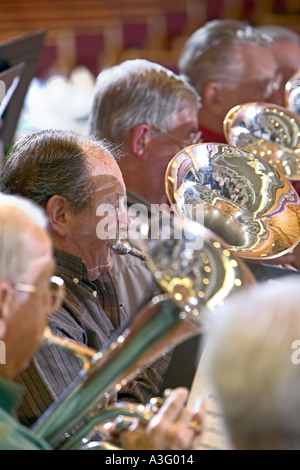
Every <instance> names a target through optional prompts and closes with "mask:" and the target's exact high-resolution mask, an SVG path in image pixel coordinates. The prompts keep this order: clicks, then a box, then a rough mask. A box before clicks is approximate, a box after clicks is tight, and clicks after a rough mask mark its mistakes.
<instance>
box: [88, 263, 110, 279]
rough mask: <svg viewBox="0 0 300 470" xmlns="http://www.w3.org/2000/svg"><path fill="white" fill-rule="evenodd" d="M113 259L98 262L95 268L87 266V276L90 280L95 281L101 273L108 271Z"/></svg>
mask: <svg viewBox="0 0 300 470" xmlns="http://www.w3.org/2000/svg"><path fill="white" fill-rule="evenodd" d="M113 264H114V262H113V259H112V258H110V259H108V260H107V261H106V262H105V263H103V264H102V263H99V265H98V266H97V267H95V268H87V271H88V278H89V280H90V281H95V280H96V279H97V278H98V277H99V276H100V274H101V273H103V272H107V271H110V270H111V269H112V267H113Z"/></svg>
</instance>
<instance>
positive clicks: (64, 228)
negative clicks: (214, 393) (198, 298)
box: [0, 130, 200, 449]
mask: <svg viewBox="0 0 300 470" xmlns="http://www.w3.org/2000/svg"><path fill="white" fill-rule="evenodd" d="M0 180H1V189H2V190H3V191H4V192H6V193H11V194H20V195H23V196H24V197H27V198H28V199H31V200H34V201H35V202H37V203H38V204H39V205H41V206H42V207H44V208H45V210H46V212H47V215H48V217H49V233H50V235H51V239H52V242H53V245H54V255H55V261H56V273H57V274H58V275H59V276H60V277H61V278H62V279H63V280H64V282H65V285H66V296H65V299H64V303H63V305H62V306H61V307H60V308H59V309H57V310H56V311H55V312H54V313H52V315H50V316H49V320H48V322H49V328H50V329H51V331H52V333H54V334H56V335H59V336H62V337H64V338H68V339H73V340H74V341H76V342H77V343H79V344H83V345H86V346H89V347H91V348H93V349H95V350H97V351H99V350H101V349H103V348H105V346H107V345H108V344H109V342H110V341H111V339H112V338H113V337H114V336H115V332H116V330H117V329H118V328H119V327H123V325H124V324H125V325H126V324H127V321H128V316H127V314H126V312H125V311H124V309H123V308H122V307H121V306H120V304H119V300H118V297H117V294H116V291H115V288H114V284H113V282H112V279H111V276H110V274H109V270H110V269H111V268H112V265H113V258H112V251H111V246H112V242H113V240H112V239H110V238H109V236H106V235H105V233H99V232H98V230H97V227H98V224H100V223H101V221H103V219H105V215H103V214H101V215H99V212H98V209H99V208H101V207H103V205H104V206H105V207H106V206H107V204H110V206H111V207H113V208H114V209H115V211H114V212H117V211H118V198H119V197H121V196H124V195H125V185H124V181H123V178H122V174H121V171H120V169H119V166H118V164H117V162H116V160H115V158H114V157H113V154H112V153H111V150H110V148H109V147H108V146H107V145H106V144H104V143H103V142H101V141H99V140H96V139H93V138H92V137H86V136H81V135H79V134H76V133H73V132H67V131H59V130H56V131H55V130H53V131H52V130H48V131H41V132H38V133H35V134H32V135H29V136H26V137H24V138H22V139H20V140H19V141H18V142H16V143H15V144H14V146H13V147H12V149H11V150H10V152H9V154H8V155H7V158H6V162H5V165H4V168H3V171H2V174H1V178H0ZM81 370H82V363H81V361H80V360H79V359H78V358H76V357H74V355H73V354H71V353H69V352H68V351H66V350H63V349H61V348H59V347H58V346H56V345H50V344H47V345H45V347H44V348H43V350H39V351H38V352H37V353H36V354H35V355H34V357H33V359H32V361H31V363H30V365H29V367H28V368H27V369H26V370H25V371H24V372H23V373H22V374H21V375H20V376H18V379H17V381H18V382H19V383H21V384H22V385H24V386H25V387H26V388H27V393H26V394H25V397H24V400H23V402H22V406H21V407H20V408H19V416H20V419H21V421H22V423H23V424H26V425H27V426H29V427H30V426H31V425H32V424H33V423H34V422H35V421H36V419H37V418H38V417H40V415H41V414H42V413H43V412H44V411H46V410H47V408H49V406H50V405H51V404H52V403H53V402H54V401H55V400H57V399H58V398H59V397H60V396H61V395H62V394H63V393H64V392H65V391H66V389H67V388H68V386H69V385H71V384H72V383H73V381H74V380H75V379H76V378H77V377H78V374H79V373H80V371H81ZM165 370H166V364H165V360H163V359H161V360H158V361H156V362H155V363H153V364H152V365H151V366H150V367H148V368H147V369H146V368H144V369H143V370H141V372H140V374H139V375H138V376H137V377H135V379H134V380H132V381H131V382H128V383H126V386H124V387H122V389H121V390H120V392H119V394H118V398H119V399H123V400H129V401H135V402H143V403H146V402H147V401H148V400H149V399H150V398H152V397H153V396H155V395H157V394H158V392H159V389H160V385H161V381H162V378H163V376H164V373H165ZM111 398H112V399H114V398H115V397H111ZM186 398H187V390H182V389H181V390H180V389H179V390H177V391H174V395H173V397H172V398H171V402H169V403H170V406H168V404H167V405H166V407H163V408H162V409H161V413H160V414H159V417H158V418H157V419H155V420H154V421H153V422H152V423H151V424H150V423H149V428H148V430H147V429H145V427H144V426H143V430H142V432H139V433H138V435H137V436H136V437H135V438H134V439H133V437H132V438H129V442H128V441H126V443H127V444H126V448H127V449H128V448H139V449H141V448H145V449H149V445H150V446H151V445H152V446H153V445H156V446H162V447H163V448H164V449H168V448H174V446H175V447H178V448H179V449H188V448H194V445H196V442H197V439H199V432H198V431H197V429H192V428H191V427H189V421H190V419H189V418H191V419H192V418H193V414H190V413H189V412H188V410H186V409H185V408H184V403H185V400H186ZM170 409H171V413H170ZM172 410H173V411H172ZM197 416H198V415H197ZM197 416H196V417H195V419H196V420H197V419H200V416H198V418H197ZM146 428H147V426H146ZM144 431H145V432H144ZM152 437H153V439H154V440H152ZM133 440H134V445H135V447H129V446H130V444H131V445H133ZM154 442H155V444H154ZM137 446H138V447H137ZM170 446H171V447H170ZM162 447H160V448H162ZM152 448H153V447H152Z"/></svg>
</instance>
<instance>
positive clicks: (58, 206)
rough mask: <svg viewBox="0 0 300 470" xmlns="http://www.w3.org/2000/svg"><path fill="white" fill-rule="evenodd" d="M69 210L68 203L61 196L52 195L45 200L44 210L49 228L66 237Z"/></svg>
mask: <svg viewBox="0 0 300 470" xmlns="http://www.w3.org/2000/svg"><path fill="white" fill-rule="evenodd" d="M69 210H70V204H69V202H68V201H67V199H66V198H65V197H63V196H59V195H54V196H52V197H51V198H50V199H49V200H48V202H47V207H46V211H47V215H48V217H49V221H50V224H51V228H52V230H53V231H54V232H55V233H57V234H58V235H60V236H61V237H66V236H67V235H68V234H69V226H68V213H69Z"/></svg>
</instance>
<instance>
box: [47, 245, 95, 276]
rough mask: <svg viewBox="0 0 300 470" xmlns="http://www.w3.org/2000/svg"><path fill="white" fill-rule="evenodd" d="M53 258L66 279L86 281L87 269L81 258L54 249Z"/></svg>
mask: <svg viewBox="0 0 300 470" xmlns="http://www.w3.org/2000/svg"><path fill="white" fill-rule="evenodd" d="M54 256H55V260H56V265H57V267H58V268H59V271H60V272H62V273H64V274H65V275H66V276H68V277H76V278H77V279H78V280H79V281H81V280H82V279H88V273H87V269H86V266H85V264H84V263H83V262H82V260H81V258H78V256H74V255H71V254H70V253H66V252H65V251H61V250H58V249H57V248H55V249H54Z"/></svg>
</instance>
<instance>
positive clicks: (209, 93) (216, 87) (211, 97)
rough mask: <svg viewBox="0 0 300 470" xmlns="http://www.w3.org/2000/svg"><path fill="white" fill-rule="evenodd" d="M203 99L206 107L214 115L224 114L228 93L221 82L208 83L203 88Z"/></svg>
mask: <svg viewBox="0 0 300 470" xmlns="http://www.w3.org/2000/svg"><path fill="white" fill-rule="evenodd" d="M201 97H202V102H203V104H204V106H205V107H206V108H208V109H210V110H211V111H212V112H213V113H214V114H223V113H224V101H225V102H226V93H225V92H224V89H223V88H222V85H221V84H220V83H219V82H215V81H210V82H207V83H206V84H205V85H204V87H203V90H202V95H201Z"/></svg>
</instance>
